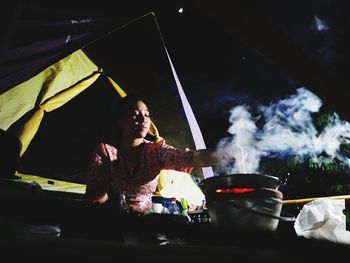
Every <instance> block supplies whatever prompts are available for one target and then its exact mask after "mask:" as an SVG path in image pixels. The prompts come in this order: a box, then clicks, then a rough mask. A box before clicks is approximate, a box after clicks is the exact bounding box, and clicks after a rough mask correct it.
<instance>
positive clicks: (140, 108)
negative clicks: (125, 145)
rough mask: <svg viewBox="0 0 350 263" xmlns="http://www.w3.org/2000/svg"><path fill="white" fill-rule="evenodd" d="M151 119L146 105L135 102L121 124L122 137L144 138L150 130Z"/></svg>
mask: <svg viewBox="0 0 350 263" xmlns="http://www.w3.org/2000/svg"><path fill="white" fill-rule="evenodd" d="M150 124H151V118H150V114H149V110H148V108H147V105H146V104H145V103H143V102H142V101H140V100H139V101H137V102H136V103H135V105H134V107H133V108H131V111H130V112H129V114H128V115H127V116H126V118H125V120H124V121H123V123H122V129H123V131H124V135H127V136H131V135H133V136H134V138H145V137H146V135H147V132H148V130H149V128H150Z"/></svg>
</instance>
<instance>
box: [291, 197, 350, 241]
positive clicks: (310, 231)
mask: <svg viewBox="0 0 350 263" xmlns="http://www.w3.org/2000/svg"><path fill="white" fill-rule="evenodd" d="M344 209H345V200H344V199H342V200H336V199H331V198H322V199H318V200H314V201H312V202H309V203H307V204H305V205H304V206H303V208H302V209H301V211H300V213H299V214H298V216H297V218H296V220H295V223H294V229H295V232H296V233H297V235H298V236H304V237H306V238H314V239H322V240H329V241H333V242H337V243H345V244H350V232H349V231H346V217H345V215H344V213H343V210H344Z"/></svg>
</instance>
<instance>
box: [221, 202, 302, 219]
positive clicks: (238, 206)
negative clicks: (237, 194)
mask: <svg viewBox="0 0 350 263" xmlns="http://www.w3.org/2000/svg"><path fill="white" fill-rule="evenodd" d="M226 203H227V204H228V205H230V206H234V207H236V208H242V209H246V210H248V211H249V212H253V213H256V214H259V215H263V216H267V217H271V218H274V219H279V220H281V221H287V222H293V221H295V216H293V215H291V214H289V213H286V212H283V213H284V214H285V215H286V216H276V215H271V214H268V213H264V212H261V211H258V210H255V209H252V208H250V207H246V206H241V205H238V204H236V203H232V202H230V200H227V201H226ZM281 214H282V212H281Z"/></svg>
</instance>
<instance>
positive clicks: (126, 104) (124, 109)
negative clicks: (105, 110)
mask: <svg viewBox="0 0 350 263" xmlns="http://www.w3.org/2000/svg"><path fill="white" fill-rule="evenodd" d="M138 101H142V102H143V103H145V104H146V105H147V108H148V110H149V111H150V114H151V109H150V108H149V104H148V102H147V99H145V98H144V97H143V96H140V95H138V94H134V93H133V94H130V95H127V96H125V97H123V98H121V99H120V100H119V101H118V102H117V105H116V112H115V114H116V119H117V120H119V119H121V118H124V117H125V116H127V114H128V113H130V111H132V110H133V109H134V106H135V104H136V102H138Z"/></svg>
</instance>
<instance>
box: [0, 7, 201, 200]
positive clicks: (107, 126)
mask: <svg viewBox="0 0 350 263" xmlns="http://www.w3.org/2000/svg"><path fill="white" fill-rule="evenodd" d="M28 25H29V24H28V23H26V24H25V26H28ZM45 27H47V28H46V29H45V32H49V35H48V36H47V38H45V39H39V40H38V41H36V42H29V41H28V40H27V41H28V43H26V42H24V43H21V42H19V44H17V43H16V44H17V45H18V46H15V47H13V48H11V49H9V50H7V51H6V52H4V54H3V56H2V71H1V76H0V87H1V95H0V108H1V113H2V114H1V117H0V128H1V129H3V130H6V131H7V132H9V133H11V134H13V135H15V136H17V137H18V138H19V139H20V141H21V142H22V148H21V152H20V162H19V167H18V170H17V172H16V176H17V178H16V179H20V180H22V181H25V182H32V181H35V182H38V183H39V184H40V186H41V187H42V188H44V189H49V190H55V191H69V192H76V193H84V191H85V180H86V171H87V166H88V161H89V159H90V157H91V154H92V151H93V150H94V147H95V145H96V143H97V142H98V141H100V140H102V139H109V138H110V137H111V136H113V129H114V128H115V127H114V123H113V121H112V120H113V118H115V116H113V107H114V105H115V103H118V99H119V98H120V97H123V96H125V95H127V93H135V92H136V93H140V94H145V95H146V97H148V101H150V102H151V104H152V107H153V108H156V109H157V111H159V112H161V113H162V114H157V113H155V119H156V121H155V122H156V123H157V125H153V127H152V131H151V135H153V136H156V137H157V136H159V131H160V133H161V136H162V137H164V138H166V141H167V142H169V143H171V144H174V145H177V146H179V147H190V148H195V147H197V148H198V147H200V145H198V138H197V140H196V138H194V139H193V136H192V134H193V122H194V124H196V123H195V118H194V116H193V113H192V112H191V108H190V105H189V103H188V101H187V100H186V96H185V94H184V92H183V90H182V89H181V90H179V87H181V84H180V82H179V79H178V78H177V76H176V72H175V69H174V67H173V65H172V63H171V59H170V56H169V53H168V51H167V49H166V46H165V43H164V40H163V38H162V35H161V32H160V29H159V25H158V23H157V20H156V17H155V14H154V13H147V14H145V15H141V16H140V17H137V18H133V19H130V20H127V22H125V21H123V22H120V21H119V20H118V21H116V20H115V19H91V20H81V21H74V23H73V22H72V21H60V22H55V23H52V24H50V23H47V22H45V23H44V22H42V23H39V24H33V25H32V28H33V29H35V30H41V29H42V28H45ZM35 30H34V32H33V35H34V36H35V34H36V32H35ZM52 31H55V32H56V34H54V33H53V32H52ZM148 63H151V64H152V65H153V66H152V67H149V66H148ZM155 68H156V69H157V70H155ZM184 106H185V109H184ZM186 106H187V110H186ZM191 114H192V115H191ZM169 116H170V118H169ZM189 118H192V125H191V120H190V123H189V122H188V120H189ZM195 129H197V134H198V127H195ZM158 130H159V131H158ZM200 135H201V134H200V130H199V136H200ZM197 137H198V136H197ZM196 141H197V143H196ZM199 141H201V142H202V145H201V146H202V147H203V145H204V144H203V143H204V142H203V139H202V138H201V137H200V138H199ZM204 147H205V145H204ZM200 172H201V171H199V173H200Z"/></svg>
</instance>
